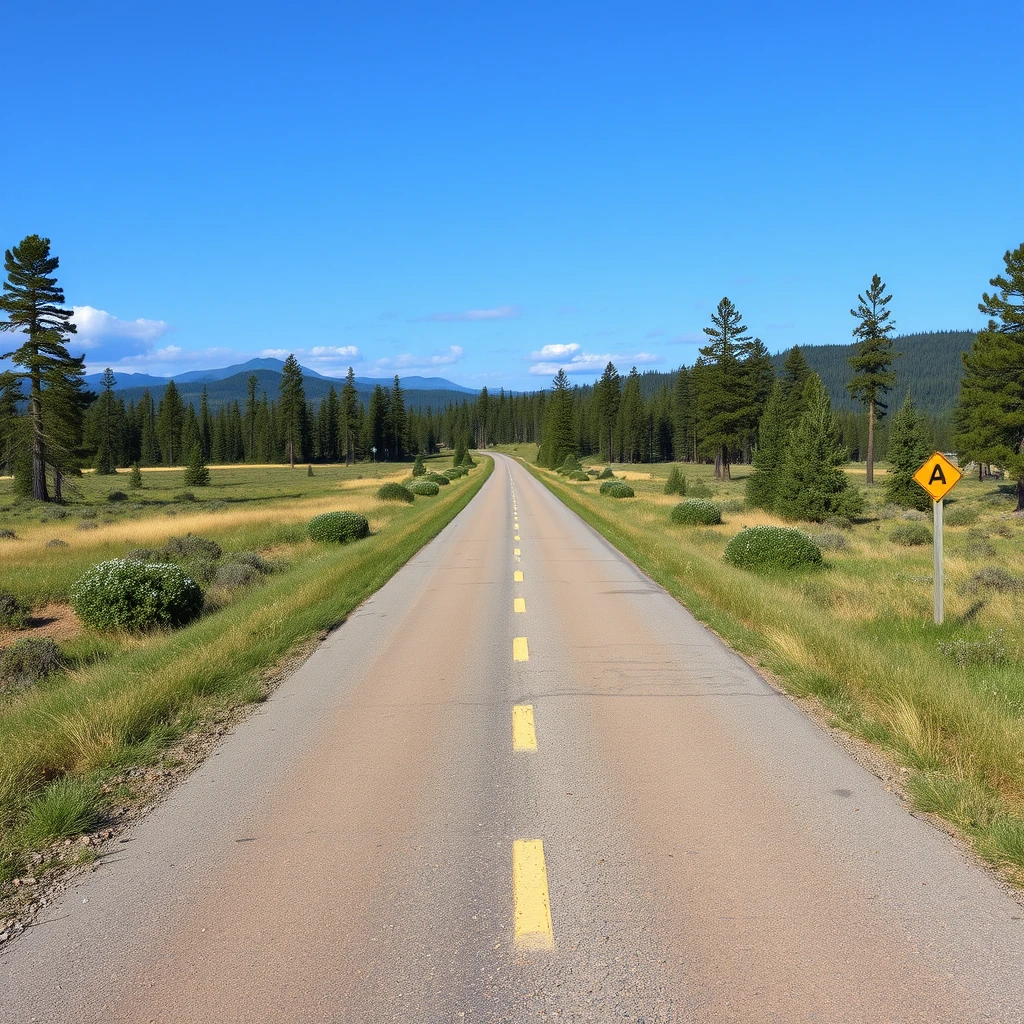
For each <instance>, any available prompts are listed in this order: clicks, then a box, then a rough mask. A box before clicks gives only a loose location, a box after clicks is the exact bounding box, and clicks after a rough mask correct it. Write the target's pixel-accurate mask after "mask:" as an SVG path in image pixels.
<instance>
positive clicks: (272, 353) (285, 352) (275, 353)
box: [260, 348, 292, 359]
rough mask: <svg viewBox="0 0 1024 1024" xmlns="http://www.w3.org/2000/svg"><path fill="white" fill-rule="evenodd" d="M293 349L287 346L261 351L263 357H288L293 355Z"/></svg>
mask: <svg viewBox="0 0 1024 1024" xmlns="http://www.w3.org/2000/svg"><path fill="white" fill-rule="evenodd" d="M291 354H292V353H291V349H287V348H265V349H263V351H262V352H260V358H261V359H287V358H288V357H289V356H290V355H291Z"/></svg>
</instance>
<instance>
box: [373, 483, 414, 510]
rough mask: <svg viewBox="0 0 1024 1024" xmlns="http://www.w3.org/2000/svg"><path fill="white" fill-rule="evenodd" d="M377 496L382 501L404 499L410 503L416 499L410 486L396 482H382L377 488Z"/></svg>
mask: <svg viewBox="0 0 1024 1024" xmlns="http://www.w3.org/2000/svg"><path fill="white" fill-rule="evenodd" d="M377 497H378V498H379V499H380V500H381V501H404V502H407V503H408V504H410V505H411V504H412V503H413V502H414V501H415V500H416V499H415V498H414V497H413V493H412V491H410V490H409V488H408V487H403V486H402V485H401V484H395V483H391V484H382V485H381V486H380V487H379V488H378V489H377Z"/></svg>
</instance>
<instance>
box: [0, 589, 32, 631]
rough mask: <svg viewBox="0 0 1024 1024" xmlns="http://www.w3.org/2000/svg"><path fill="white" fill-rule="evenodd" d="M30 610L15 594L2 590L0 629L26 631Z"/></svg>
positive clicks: (0, 598)
mask: <svg viewBox="0 0 1024 1024" xmlns="http://www.w3.org/2000/svg"><path fill="white" fill-rule="evenodd" d="M28 617H29V609H28V606H27V605H25V604H22V602H21V601H19V600H18V599H17V598H16V597H15V596H14V594H11V593H9V592H8V591H6V590H0V628H2V629H24V628H25V626H26V625H27V624H28Z"/></svg>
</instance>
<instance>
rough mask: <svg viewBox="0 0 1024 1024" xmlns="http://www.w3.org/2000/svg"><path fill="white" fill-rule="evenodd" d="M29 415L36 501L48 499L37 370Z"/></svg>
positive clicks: (44, 444)
mask: <svg viewBox="0 0 1024 1024" xmlns="http://www.w3.org/2000/svg"><path fill="white" fill-rule="evenodd" d="M28 407H29V417H30V418H31V420H32V497H33V498H35V499H36V501H49V500H50V495H49V493H48V492H47V489H46V440H45V438H44V437H43V402H42V386H41V384H40V381H39V374H38V372H35V371H33V373H32V391H31V395H30V398H29V403H28Z"/></svg>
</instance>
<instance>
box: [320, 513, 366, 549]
mask: <svg viewBox="0 0 1024 1024" xmlns="http://www.w3.org/2000/svg"><path fill="white" fill-rule="evenodd" d="M306 533H307V534H308V535H309V539H310V540H315V541H319V542H320V543H324V544H345V543H347V542H348V541H351V540H361V539H362V538H363V537H367V536H369V533H370V523H369V520H368V519H367V518H366V516H361V515H360V514H359V513H358V512H323V513H321V514H320V515H318V516H314V517H313V518H312V519H310V521H309V525H308V526H307V527H306Z"/></svg>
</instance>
